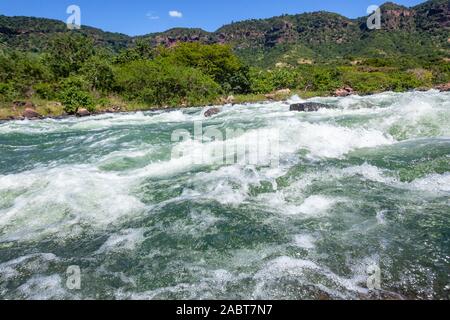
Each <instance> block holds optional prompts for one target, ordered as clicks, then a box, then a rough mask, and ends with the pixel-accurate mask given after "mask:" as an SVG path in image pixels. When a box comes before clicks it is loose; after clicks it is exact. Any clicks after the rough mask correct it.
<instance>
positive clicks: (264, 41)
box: [0, 0, 450, 66]
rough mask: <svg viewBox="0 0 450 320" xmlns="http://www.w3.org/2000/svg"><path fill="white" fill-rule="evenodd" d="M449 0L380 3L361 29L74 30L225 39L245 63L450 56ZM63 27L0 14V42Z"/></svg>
mask: <svg viewBox="0 0 450 320" xmlns="http://www.w3.org/2000/svg"><path fill="white" fill-rule="evenodd" d="M449 8H450V1H448V0H430V1H427V2H424V3H422V4H419V5H417V6H414V7H411V8H408V7H404V6H400V5H397V4H395V3H392V2H388V3H385V4H384V5H382V6H381V12H382V29H381V30H368V28H367V26H366V20H367V17H361V18H357V19H349V18H346V17H344V16H342V15H339V14H335V13H329V12H313V13H303V14H297V15H283V16H279V17H273V18H269V19H260V20H248V21H242V22H236V23H232V24H229V25H225V26H223V27H221V28H220V29H218V30H217V31H215V32H207V31H204V30H202V29H188V28H175V29H171V30H168V31H165V32H160V33H153V34H148V35H144V36H139V37H129V36H126V35H123V34H118V33H110V32H103V31H102V30H99V29H96V28H92V27H83V28H82V29H81V30H80V31H77V32H81V33H83V34H85V35H87V36H89V37H92V38H93V39H94V40H95V43H96V44H97V45H99V46H103V47H107V48H109V49H111V50H114V51H119V50H120V49H123V48H126V47H129V46H131V45H132V44H133V43H134V42H135V41H136V40H138V39H140V40H145V41H148V42H150V43H151V44H152V45H154V46H156V45H164V46H173V45H174V44H176V43H177V42H202V43H225V44H230V45H231V46H232V47H233V48H234V49H235V51H236V53H237V54H238V55H240V56H241V57H242V58H243V59H244V60H246V61H247V62H248V63H249V64H251V65H259V66H270V65H275V64H277V63H283V64H302V63H312V62H314V61H317V62H324V61H333V60H339V59H343V58H344V57H350V58H355V59H356V58H359V57H389V56H399V55H402V56H410V57H412V58H414V57H421V56H424V55H430V54H436V55H444V56H448V55H449V53H450V50H449V43H450V38H449V34H450V10H449ZM63 32H67V30H66V28H65V24H64V23H63V22H60V21H56V20H49V19H41V18H27V17H6V16H0V43H3V45H6V46H7V47H11V48H16V49H21V50H32V51H41V50H43V49H45V48H46V46H47V44H48V41H49V40H50V39H51V38H52V36H54V35H55V34H58V33H63Z"/></svg>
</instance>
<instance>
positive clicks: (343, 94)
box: [334, 87, 355, 97]
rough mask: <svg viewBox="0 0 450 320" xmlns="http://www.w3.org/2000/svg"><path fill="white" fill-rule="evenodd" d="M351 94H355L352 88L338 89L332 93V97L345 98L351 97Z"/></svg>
mask: <svg viewBox="0 0 450 320" xmlns="http://www.w3.org/2000/svg"><path fill="white" fill-rule="evenodd" d="M352 94H355V90H353V88H352V87H344V88H340V89H337V90H336V91H335V92H334V95H335V96H336V97H347V96H351V95H352Z"/></svg>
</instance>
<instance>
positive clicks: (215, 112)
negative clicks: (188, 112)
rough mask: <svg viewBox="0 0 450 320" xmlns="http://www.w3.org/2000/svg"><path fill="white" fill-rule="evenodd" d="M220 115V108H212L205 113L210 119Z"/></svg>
mask: <svg viewBox="0 0 450 320" xmlns="http://www.w3.org/2000/svg"><path fill="white" fill-rule="evenodd" d="M218 113H220V109H219V108H211V109H208V110H207V111H206V112H205V117H206V118H209V117H212V116H213V115H216V114H218Z"/></svg>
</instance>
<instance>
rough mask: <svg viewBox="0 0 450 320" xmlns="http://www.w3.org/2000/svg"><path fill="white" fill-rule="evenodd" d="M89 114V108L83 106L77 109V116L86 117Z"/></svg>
mask: <svg viewBox="0 0 450 320" xmlns="http://www.w3.org/2000/svg"><path fill="white" fill-rule="evenodd" d="M90 115H91V113H90V112H89V110H88V109H85V108H80V109H78V111H77V117H88V116H90Z"/></svg>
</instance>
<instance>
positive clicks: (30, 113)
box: [22, 108, 41, 119]
mask: <svg viewBox="0 0 450 320" xmlns="http://www.w3.org/2000/svg"><path fill="white" fill-rule="evenodd" d="M22 116H23V117H24V118H27V119H36V118H39V117H40V116H41V115H40V114H39V113H38V112H37V111H36V110H34V109H32V108H26V109H25V111H24V112H23V113H22Z"/></svg>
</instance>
